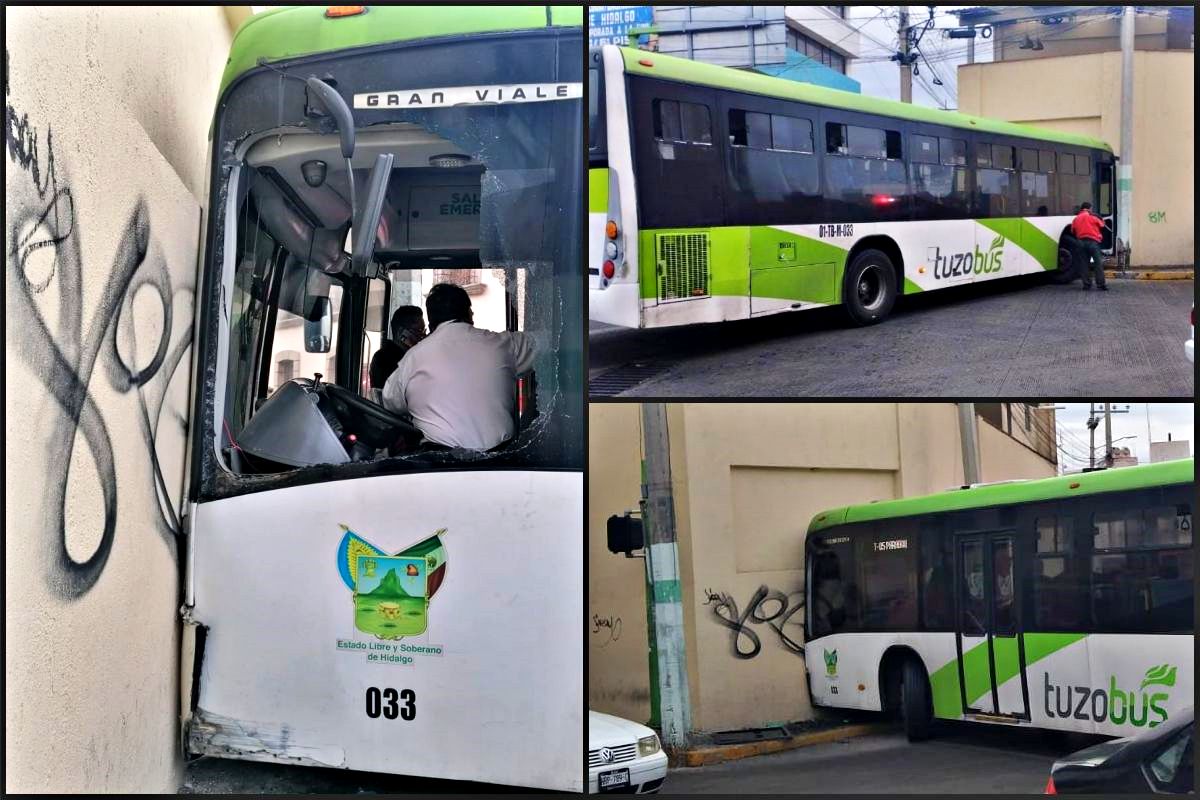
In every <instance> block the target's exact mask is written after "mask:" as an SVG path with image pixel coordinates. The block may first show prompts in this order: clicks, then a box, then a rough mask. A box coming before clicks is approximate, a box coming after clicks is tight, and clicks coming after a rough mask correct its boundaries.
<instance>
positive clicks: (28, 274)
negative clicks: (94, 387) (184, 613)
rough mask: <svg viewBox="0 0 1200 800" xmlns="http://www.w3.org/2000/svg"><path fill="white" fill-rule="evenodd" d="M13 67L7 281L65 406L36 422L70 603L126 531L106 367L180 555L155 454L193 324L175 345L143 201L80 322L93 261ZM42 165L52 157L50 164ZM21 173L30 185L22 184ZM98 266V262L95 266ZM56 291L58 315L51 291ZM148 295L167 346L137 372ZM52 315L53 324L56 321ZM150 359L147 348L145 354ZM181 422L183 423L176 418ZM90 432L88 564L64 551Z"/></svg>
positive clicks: (36, 359)
mask: <svg viewBox="0 0 1200 800" xmlns="http://www.w3.org/2000/svg"><path fill="white" fill-rule="evenodd" d="M8 69H9V61H8V59H7V58H6V59H5V100H6V102H5V110H4V127H5V144H6V147H7V152H8V157H9V160H10V162H15V165H16V166H17V167H18V168H19V170H16V171H14V170H10V173H11V174H9V175H6V190H7V192H6V193H7V199H8V202H7V205H8V215H7V217H8V224H9V226H10V228H9V241H10V242H11V243H12V248H11V250H10V251H9V252H8V253H7V254H6V255H7V262H8V269H7V270H6V271H5V272H6V277H5V286H6V291H7V302H8V314H7V317H8V319H7V325H8V327H9V335H8V341H9V343H10V344H11V345H12V346H13V347H14V349H15V350H16V351H17V352H18V353H19V354H20V356H21V357H22V359H23V360H24V361H25V362H26V363H27V364H28V365H29V366H30V368H31V371H32V372H33V373H34V374H35V375H37V377H38V378H39V380H40V381H41V382H42V384H43V385H44V386H45V388H46V390H47V392H48V393H49V395H50V397H52V398H53V400H54V401H55V403H56V404H57V406H58V408H59V412H60V413H58V414H53V415H51V416H50V417H49V418H48V419H45V420H42V419H31V420H30V421H29V422H30V424H32V425H37V426H44V427H45V428H47V429H48V434H47V437H46V439H45V446H46V450H47V452H48V453H49V454H50V455H49V458H47V459H46V462H47V464H48V466H49V469H50V473H49V474H47V475H45V476H44V479H45V483H44V493H43V507H42V515H43V519H44V521H45V525H46V526H47V528H48V529H49V530H51V531H53V534H54V541H53V547H52V552H53V557H52V559H51V563H50V567H49V578H50V582H51V585H52V586H53V587H54V588H55V589H56V590H57V591H59V592H60V593H61V594H62V595H63V596H65V597H79V596H81V595H83V594H85V593H86V592H87V591H88V590H89V589H91V587H92V586H93V585H95V583H96V581H97V580H98V578H99V576H100V574H101V573H102V572H103V570H104V566H105V563H106V562H107V560H108V557H109V555H110V552H111V550H112V545H113V539H114V535H115V531H116V523H117V479H116V478H117V476H116V467H115V455H114V448H113V443H112V439H111V436H110V434H109V430H108V426H107V424H106V423H105V420H104V415H103V413H102V411H101V409H100V408H99V406H98V405H97V403H96V401H95V399H94V397H93V396H92V393H91V390H90V388H89V387H90V384H91V381H92V376H93V372H94V371H95V368H96V366H97V364H101V365H102V367H103V371H104V373H105V374H106V375H107V378H108V381H109V384H110V385H111V386H112V387H113V389H115V390H116V391H118V392H120V393H122V394H125V393H129V392H131V391H134V390H136V396H137V401H138V402H137V407H138V413H139V424H140V428H141V434H142V439H143V444H144V446H145V448H146V455H147V457H148V459H149V461H150V465H151V468H152V472H153V480H154V487H153V492H154V496H155V499H156V501H157V512H158V514H157V515H156V517H157V519H158V521H159V529H160V532H161V533H162V535H163V537H164V538H165V539H166V541H167V542H168V543H169V544H170V545H171V546H172V547H173V546H174V540H175V536H176V535H177V534H178V533H179V532H180V525H179V518H178V515H177V514H176V512H175V509H174V506H173V503H172V499H171V497H170V493H169V491H168V487H167V485H166V482H165V480H164V478H163V473H162V469H161V465H160V464H159V461H158V455H157V452H156V449H155V440H156V437H157V435H158V428H159V422H160V418H161V416H162V414H163V412H164V407H165V406H166V402H165V401H166V394H167V390H168V388H169V386H170V385H171V381H172V378H173V376H174V375H175V373H176V371H177V370H178V369H179V367H180V365H181V364H183V363H185V359H184V356H185V354H186V353H187V351H188V349H189V348H190V347H191V336H192V333H191V325H190V321H188V320H185V321H184V324H183V326H182V327H183V332H182V334H181V335H180V337H179V339H178V341H177V342H176V343H175V345H174V347H171V344H170V343H171V339H172V335H173V324H172V323H173V319H172V306H173V302H174V299H175V297H176V296H177V293H178V292H189V293H190V290H183V289H181V290H178V291H177V290H175V289H174V288H173V287H172V284H171V278H170V275H169V272H168V267H167V263H166V259H165V258H164V257H163V256H162V255H161V250H160V249H159V248H158V247H157V246H155V244H154V243H153V241H152V237H151V231H150V219H149V211H148V209H147V207H146V204H145V202H144V201H143V200H142V199H139V200H138V201H137V202H136V203H135V204H134V207H133V208H132V209H131V211H130V212H129V215H128V218H127V221H126V223H125V224H124V226H123V227H122V229H121V230H122V234H121V237H120V241H119V243H118V246H117V249H116V252H115V254H114V256H113V258H112V263H111V267H109V266H107V265H105V266H99V267H95V268H96V269H99V270H104V271H105V273H106V274H107V275H108V279H107V281H106V282H105V284H104V286H103V289H102V292H101V297H100V301H99V303H98V304H97V306H96V307H95V309H94V311H93V312H92V315H91V318H90V319H89V320H87V322H86V325H85V321H84V314H83V275H84V272H83V270H84V259H83V256H82V252H81V245H80V225H79V220H78V218H77V215H76V211H75V202H74V199H73V196H72V189H71V186H70V183H69V181H68V180H67V178H66V176H65V174H64V172H65V171H64V170H63V168H62V167H61V166H57V165H56V164H55V153H54V145H53V141H54V140H53V133H52V130H51V129H50V128H47V130H46V138H45V150H44V151H39V136H38V131H37V129H36V128H35V127H33V125H32V124H31V123H30V121H29V118H28V115H25V114H18V113H17V111H16V110H15V109H14V108H13V106H12V104H11V103H10V102H8V98H9V94H10V91H9V82H8ZM43 159H44V160H43ZM21 173H23V174H24V175H25V176H27V177H26V178H21V177H20V175H21ZM89 268H90V269H91V268H93V267H91V265H89ZM52 286H54V287H55V288H57V297H58V303H57V306H56V307H55V308H54V310H53V312H52V313H49V314H48V315H47V314H45V313H43V311H44V310H45V311H49V309H48V308H45V305H48V304H50V303H51V302H52V301H51V300H50V299H49V296H50V295H51V294H52V293H51V292H48V291H47V290H48V289H49V288H51V287H52ZM145 287H148V288H149V289H150V290H151V293H152V296H153V297H155V298H156V299H157V301H158V303H159V304H161V314H162V332H161V338H160V339H159V341H158V342H157V343H155V344H154V345H153V347H152V348H151V350H152V353H153V355H151V356H150V358H149V359H148V361H147V362H146V364H145V365H144V366H141V367H139V366H137V362H138V359H137V358H136V354H137V348H138V346H139V343H138V342H137V341H136V338H135V336H134V326H133V324H132V320H131V317H132V312H133V299H134V296H135V295H137V294H138V292H139V290H141V289H143V288H145ZM47 316H49V321H48V319H47ZM142 346H143V350H144V345H142ZM176 421H177V422H178V423H180V424H181V425H186V420H184V419H182V418H177V420H176ZM80 433H81V434H82V435H83V441H84V443H85V444H86V445H87V448H88V451H89V453H90V454H91V456H92V463H93V464H94V466H95V471H96V478H97V482H98V484H99V487H100V493H101V501H102V503H103V522H102V523H101V525H102V529H101V532H100V536H99V537H98V544H97V545H96V547H95V550H94V552H92V554H91V555H90V556H88V557H87V558H85V559H82V560H79V559H77V558H75V557H74V556H72V555H71V553H70V552H68V549H67V522H66V519H67V505H68V502H69V497H68V485H69V483H70V480H69V479H70V473H71V461H72V453H73V451H74V449H75V446H76V444H77V439H78V434H80Z"/></svg>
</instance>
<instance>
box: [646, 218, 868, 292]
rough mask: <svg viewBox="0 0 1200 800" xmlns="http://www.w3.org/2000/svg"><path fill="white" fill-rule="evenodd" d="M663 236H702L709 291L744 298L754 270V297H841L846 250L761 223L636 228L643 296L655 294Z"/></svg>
mask: <svg viewBox="0 0 1200 800" xmlns="http://www.w3.org/2000/svg"><path fill="white" fill-rule="evenodd" d="M663 235H667V236H670V235H698V236H704V237H707V239H708V246H707V248H706V252H707V254H708V295H709V296H714V297H749V296H750V294H751V286H750V282H751V276H752V274H757V276H758V282H759V287H758V288H756V289H755V290H754V295H755V296H758V297H771V298H773V299H778V300H795V301H803V302H809V303H827V304H833V303H840V302H841V279H842V270H843V269H844V267H845V263H846V250H845V249H844V248H842V247H838V246H837V245H833V244H830V243H829V242H823V241H821V240H820V239H813V238H811V237H808V236H800V235H798V234H795V233H790V232H788V231H783V230H779V229H778V228H774V227H770V226H765V225H763V226H745V227H743V226H736V227H723V228H662V229H653V228H652V229H647V230H642V231H639V237H640V238H639V239H638V251H639V253H640V262H641V263H640V265H639V278H640V283H641V295H642V299H644V300H654V299H656V298H657V297H658V278H659V272H658V262H657V259H658V247H657V242H658V237H659V236H663ZM789 267H790V268H792V269H790V270H789V269H788V268H789ZM764 290H765V291H764Z"/></svg>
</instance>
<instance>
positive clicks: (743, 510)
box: [588, 403, 1056, 732]
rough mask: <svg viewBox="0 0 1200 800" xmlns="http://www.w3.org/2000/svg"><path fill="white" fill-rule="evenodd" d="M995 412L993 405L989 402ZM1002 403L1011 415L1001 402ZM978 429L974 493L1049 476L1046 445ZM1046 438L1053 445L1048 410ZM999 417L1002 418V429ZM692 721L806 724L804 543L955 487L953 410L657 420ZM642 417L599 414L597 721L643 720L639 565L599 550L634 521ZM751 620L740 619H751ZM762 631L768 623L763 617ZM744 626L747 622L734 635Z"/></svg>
mask: <svg viewBox="0 0 1200 800" xmlns="http://www.w3.org/2000/svg"><path fill="white" fill-rule="evenodd" d="M997 405H1000V404H997ZM1005 405H1007V404H1005ZM1013 405H1014V406H1017V410H1016V412H1015V414H1014V415H1013V416H1014V418H1016V419H1017V420H1018V424H1017V425H1016V426H1015V430H1014V434H1012V435H1010V434H1009V433H1006V432H1005V431H1003V430H1002V429H1001V428H999V427H997V426H995V425H993V424H991V422H990V421H989V420H985V419H984V418H982V417H978V418H977V419H976V429H977V437H976V439H977V442H978V446H979V453H980V463H981V478H982V480H983V481H985V482H987V481H997V480H1007V479H1011V478H1034V477H1047V476H1051V475H1054V474H1055V472H1056V465H1055V463H1054V461H1053V458H1052V456H1053V453H1054V451H1053V449H1051V450H1049V451H1048V452H1045V453H1043V452H1038V451H1037V449H1035V447H1034V446H1031V445H1030V443H1029V441H1023V440H1022V439H1021V438H1018V437H1024V427H1023V424H1022V423H1021V421H1022V420H1023V410H1022V409H1020V408H1019V404H1013ZM1033 413H1034V414H1040V415H1042V416H1044V417H1046V418H1047V421H1046V422H1044V423H1031V426H1034V425H1039V426H1040V427H1036V428H1035V429H1036V430H1038V431H1039V433H1038V435H1037V436H1034V437H1028V438H1029V439H1030V441H1033V442H1034V444H1035V445H1037V443H1038V441H1039V437H1041V436H1042V435H1043V434H1042V433H1040V431H1041V430H1042V427H1044V426H1045V425H1048V426H1049V427H1048V428H1047V429H1046V430H1047V432H1048V435H1049V440H1050V441H1051V442H1053V441H1054V431H1053V425H1054V420H1053V414H1052V412H1047V411H1039V410H1035V411H1034V412H1033ZM1006 418H1007V413H1006V411H1002V419H1006ZM667 419H668V428H669V432H670V447H671V477H672V485H673V489H674V500H675V514H676V524H677V537H678V552H679V571H680V575H679V577H680V586H681V597H682V605H683V614H684V628H685V644H686V653H687V674H688V684H689V691H690V701H691V719H692V726H693V729H694V730H696V731H705V732H714V731H724V730H734V729H747V728H762V727H770V726H773V725H776V724H781V723H786V722H790V721H797V720H805V719H809V718H811V717H812V716H813V713H814V712H813V708H812V705H811V703H810V701H809V696H808V689H807V682H806V678H805V663H804V657H803V655H802V654H800V653H799V652H797V651H796V649H795V648H794V647H793V646H790V645H789V641H791V642H803V637H804V629H803V625H802V622H803V612H802V611H799V610H798V609H800V608H801V607H802V606H801V605H800V604H802V602H803V591H804V571H803V566H804V565H803V553H804V536H805V532H806V530H807V528H808V524H809V521H810V520H811V519H812V517H813V516H814V515H815V514H817V513H819V512H820V511H822V510H825V509H828V508H832V507H836V506H840V505H846V504H850V503H861V502H867V501H869V500H875V499H891V498H898V497H907V496H913V495H921V494H927V493H930V492H936V491H941V490H944V489H948V488H951V487H954V486H959V485H961V484H962V482H963V462H962V455H961V445H960V439H959V433H958V421H957V410H956V408H955V406H954V404H952V403H912V404H908V403H861V404H859V403H855V404H832V403H797V404H775V403H763V404H753V405H740V404H725V403H711V404H688V403H683V404H671V405H669V406H668V410H667ZM640 426H641V416H640V406H639V405H637V404H632V403H622V404H611V403H605V404H593V405H592V406H591V407H590V418H589V440H590V442H589V473H588V492H589V505H588V514H589V519H588V595H589V597H588V603H589V611H588V614H589V618H588V659H589V660H588V664H589V668H588V670H589V672H588V681H589V686H588V692H589V704H590V707H591V708H592V709H593V710H597V711H605V712H609V713H613V714H617V715H619V716H623V717H627V718H630V719H635V720H647V719H650V718H651V713H652V702H651V698H652V695H653V693H654V690H652V686H653V681H652V680H651V675H650V664H649V660H648V658H647V650H648V647H649V639H648V626H647V617H646V613H647V612H646V593H645V565H644V561H643V560H641V559H637V558H626V557H624V556H622V555H614V554H613V553H610V552H609V551H608V549H607V540H606V520H607V519H608V517H609V516H611V515H614V514H616V515H620V514H622V513H624V512H626V511H631V510H634V511H635V510H637V508H638V501H639V498H640V491H641V488H640V487H641V452H642V439H641V434H640ZM747 614H749V616H748V617H746V616H745V615H747ZM762 619H766V621H759V620H762ZM739 620H742V621H741V622H740V623H739V622H738V621H739Z"/></svg>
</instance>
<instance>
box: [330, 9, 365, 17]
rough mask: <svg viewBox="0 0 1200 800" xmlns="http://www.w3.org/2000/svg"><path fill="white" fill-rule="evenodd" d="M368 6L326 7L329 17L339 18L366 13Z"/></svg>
mask: <svg viewBox="0 0 1200 800" xmlns="http://www.w3.org/2000/svg"><path fill="white" fill-rule="evenodd" d="M366 10H367V7H366V6H329V7H328V8H326V9H325V16H326V17H327V18H328V19H337V18H338V17H353V16H356V15H358V14H362V13H365V12H366Z"/></svg>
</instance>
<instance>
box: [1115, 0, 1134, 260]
mask: <svg viewBox="0 0 1200 800" xmlns="http://www.w3.org/2000/svg"><path fill="white" fill-rule="evenodd" d="M1133 39H1134V7H1133V6H1125V9H1124V13H1122V15H1121V163H1120V164H1118V165H1117V218H1118V224H1119V225H1122V226H1124V228H1125V236H1124V239H1125V249H1126V251H1127V252H1129V253H1130V258H1132V249H1133Z"/></svg>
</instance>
